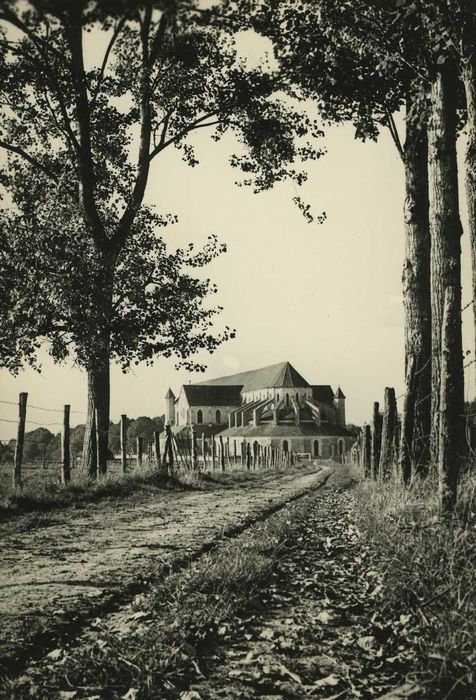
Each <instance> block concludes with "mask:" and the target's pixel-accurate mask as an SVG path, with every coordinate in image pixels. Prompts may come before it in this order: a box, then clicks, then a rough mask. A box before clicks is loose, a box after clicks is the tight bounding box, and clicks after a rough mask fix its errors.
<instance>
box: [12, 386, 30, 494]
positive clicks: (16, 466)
mask: <svg viewBox="0 0 476 700" xmlns="http://www.w3.org/2000/svg"><path fill="white" fill-rule="evenodd" d="M27 399H28V393H27V392H25V391H23V392H22V393H21V394H20V396H19V398H18V429H17V442H16V445H15V461H14V463H13V485H14V486H15V488H17V487H18V488H21V464H22V459H23V445H24V442H25V423H26V402H27Z"/></svg>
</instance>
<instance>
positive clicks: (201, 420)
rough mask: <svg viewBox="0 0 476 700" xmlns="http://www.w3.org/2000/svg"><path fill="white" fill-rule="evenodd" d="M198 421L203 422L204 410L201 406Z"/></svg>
mask: <svg viewBox="0 0 476 700" xmlns="http://www.w3.org/2000/svg"><path fill="white" fill-rule="evenodd" d="M197 423H203V411H202V409H201V408H199V409H198V411H197Z"/></svg>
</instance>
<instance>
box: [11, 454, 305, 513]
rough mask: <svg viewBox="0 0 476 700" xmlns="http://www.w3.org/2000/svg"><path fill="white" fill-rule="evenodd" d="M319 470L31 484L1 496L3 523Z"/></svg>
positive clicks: (156, 473) (143, 473)
mask: <svg viewBox="0 0 476 700" xmlns="http://www.w3.org/2000/svg"><path fill="white" fill-rule="evenodd" d="M306 471H315V467H312V466H306V465H299V466H296V467H292V468H288V469H273V470H260V471H246V470H240V469H236V470H232V471H228V472H218V471H216V472H198V471H181V472H177V473H176V474H174V475H167V474H164V473H163V472H161V471H160V470H158V469H156V468H150V469H142V470H140V471H135V472H131V473H130V474H126V475H121V474H117V473H116V474H111V475H108V476H106V477H103V478H100V479H98V480H93V479H87V478H84V477H81V476H78V477H77V478H75V479H74V480H72V481H71V482H70V483H69V484H67V485H63V484H61V483H58V482H57V483H52V482H51V481H47V482H40V481H38V482H31V483H27V484H26V485H25V486H24V488H23V489H22V490H21V491H17V492H15V491H14V490H12V489H8V490H5V491H4V493H3V494H2V493H0V521H1V520H5V519H8V518H10V517H12V516H15V515H24V514H26V513H36V512H38V513H44V512H48V511H51V510H55V509H57V508H68V507H70V506H75V505H80V504H84V503H95V502H97V501H100V500H103V499H106V498H110V499H111V498H112V499H122V498H127V497H130V496H133V495H134V494H136V493H138V492H144V491H145V492H154V491H158V490H160V491H163V490H199V491H205V490H213V489H226V488H236V486H244V487H246V486H252V485H253V484H256V483H259V482H261V481H263V480H269V479H274V478H276V477H277V476H280V475H282V474H284V473H287V474H293V473H297V472H300V473H305V472H306Z"/></svg>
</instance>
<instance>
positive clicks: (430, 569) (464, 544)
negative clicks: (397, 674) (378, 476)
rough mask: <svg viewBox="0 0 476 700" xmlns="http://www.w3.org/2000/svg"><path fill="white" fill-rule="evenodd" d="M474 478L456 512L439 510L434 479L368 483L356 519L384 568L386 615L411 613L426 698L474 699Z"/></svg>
mask: <svg viewBox="0 0 476 700" xmlns="http://www.w3.org/2000/svg"><path fill="white" fill-rule="evenodd" d="M475 493H476V475H474V473H473V474H467V475H465V476H464V477H463V479H462V481H461V486H460V495H459V500H458V508H457V513H456V515H455V516H454V517H452V518H443V517H442V516H441V515H440V514H439V511H438V502H437V485H436V482H435V481H434V480H431V479H430V480H428V481H426V482H421V481H417V482H415V483H414V484H413V486H412V487H411V488H410V489H405V488H403V486H402V485H401V484H399V483H397V482H396V481H388V482H371V481H362V482H361V484H360V485H359V487H358V488H357V489H356V518H357V521H358V525H359V528H360V530H361V531H362V533H363V536H364V537H365V538H366V539H367V540H368V542H369V545H370V547H371V549H372V550H373V554H374V555H375V556H374V560H375V562H376V566H377V567H378V569H379V570H380V571H381V573H382V590H381V592H380V601H381V604H382V606H383V607H382V613H383V614H384V615H388V616H389V617H390V616H397V619H398V616H400V615H404V616H407V615H410V616H411V617H410V622H409V626H408V641H409V642H410V644H411V647H412V649H413V657H414V659H413V665H414V674H413V675H414V680H415V681H416V682H417V683H418V684H419V685H420V686H421V687H422V688H423V695H422V697H427V698H442V699H443V698H444V699H445V700H446V699H448V700H449V699H450V698H452V699H455V700H462V699H464V698H474V697H475V695H474V693H475V685H476V650H475V640H476V513H475V507H476V501H475Z"/></svg>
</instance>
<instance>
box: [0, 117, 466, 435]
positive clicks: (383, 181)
mask: <svg viewBox="0 0 476 700" xmlns="http://www.w3.org/2000/svg"><path fill="white" fill-rule="evenodd" d="M402 136H403V134H402ZM194 143H196V144H197V155H198V157H199V160H200V166H198V167H196V168H194V169H192V168H189V167H187V166H186V165H185V164H184V163H183V162H182V161H181V160H180V157H179V154H178V153H177V152H176V151H174V150H173V149H168V150H167V151H165V152H164V154H163V157H162V159H158V160H157V161H154V164H153V168H152V173H151V178H150V182H149V188H148V193H147V201H148V202H151V203H154V204H156V205H157V206H158V207H159V208H160V211H162V212H170V213H173V214H177V215H178V217H179V223H178V224H177V225H175V226H170V227H168V228H167V229H166V230H165V234H164V235H165V237H166V239H167V241H168V242H169V243H170V245H171V246H172V247H174V246H177V245H181V244H183V243H186V242H188V241H195V242H197V243H200V242H203V241H205V239H206V238H207V236H208V235H209V234H210V233H215V234H217V235H218V237H219V239H220V240H221V241H224V242H226V243H227V244H228V252H227V253H226V254H225V255H223V256H221V258H219V259H217V260H215V261H214V262H213V263H212V264H211V265H210V266H209V267H208V268H207V275H210V276H211V278H212V279H213V281H215V282H216V283H217V285H218V287H219V292H218V295H217V296H216V301H217V303H219V304H220V305H222V306H223V307H224V311H223V313H222V316H221V319H220V321H219V322H218V323H219V324H220V323H223V324H227V325H229V326H232V327H234V328H236V330H237V337H236V339H234V340H233V341H230V342H228V343H226V344H225V345H223V346H222V347H220V348H219V349H218V350H217V351H216V353H215V354H214V355H212V356H208V355H201V356H200V359H201V360H204V361H205V362H207V364H208V371H207V374H206V375H196V374H195V375H193V374H188V373H187V372H184V371H181V372H177V371H176V370H175V369H174V362H173V360H164V359H159V360H157V361H156V363H155V365H154V366H153V367H145V366H141V367H139V368H137V369H135V370H134V371H133V372H129V373H128V374H126V375H124V374H122V373H121V371H120V370H119V369H118V368H116V367H115V368H113V370H112V381H111V385H112V389H111V393H112V396H111V399H112V401H111V408H112V410H111V417H112V419H113V420H114V421H117V420H118V418H119V416H120V414H121V413H126V414H127V415H129V416H130V417H131V418H134V417H137V416H139V415H149V416H155V415H160V414H161V413H163V411H164V400H163V398H164V395H165V393H166V391H167V389H168V387H169V386H171V387H172V389H173V390H174V392H176V393H177V392H178V390H179V388H180V385H181V384H182V383H185V382H188V381H192V382H193V381H200V380H201V379H204V378H205V377H210V378H212V377H214V376H220V375H224V374H228V373H235V372H237V371H240V370H247V369H253V368H257V367H261V366H265V365H268V364H273V363H276V362H280V361H283V360H289V361H290V362H291V363H292V364H293V365H294V366H295V367H296V369H297V370H298V371H299V372H300V373H301V374H303V376H304V377H305V378H306V379H307V380H308V381H309V382H310V383H316V384H331V385H332V386H333V388H337V385H340V386H341V388H342V389H343V391H344V393H345V394H346V396H347V420H348V421H349V422H355V423H362V422H364V421H365V420H368V419H369V417H370V412H371V406H372V402H373V401H376V400H382V398H383V390H384V387H385V386H394V387H395V389H396V392H397V395H398V394H400V393H401V392H402V389H403V309H402V293H401V269H402V260H403V246H404V232H403V217H402V205H403V192H404V181H403V167H402V163H401V162H400V160H399V158H398V156H397V152H396V149H395V147H394V145H393V143H392V141H391V139H390V136H389V134H387V133H386V132H385V131H384V132H383V133H382V137H381V139H380V140H379V142H378V143H377V144H374V143H370V142H369V143H365V144H362V143H361V142H358V141H355V140H354V135H353V130H352V128H351V127H350V126H344V127H334V128H330V129H328V130H326V136H325V139H324V142H323V143H324V144H325V146H326V148H327V154H326V155H325V156H324V157H322V158H321V159H320V160H319V161H317V162H315V163H312V164H311V165H310V166H309V180H308V182H307V183H306V185H305V186H304V187H303V188H301V190H302V191H301V192H300V193H299V194H301V196H302V197H303V198H304V199H305V200H306V201H307V202H309V203H310V204H311V207H312V209H313V211H314V212H315V213H316V214H318V213H320V212H321V211H322V210H325V211H326V213H327V220H326V222H325V223H324V224H322V225H319V224H317V223H313V224H308V223H307V222H306V220H305V219H304V218H303V216H302V214H301V213H300V211H299V210H298V209H297V207H296V206H295V205H294V203H293V202H292V197H293V196H295V195H296V194H297V192H296V189H295V187H294V186H293V185H292V184H290V183H282V184H280V185H279V186H278V187H276V188H275V189H274V190H273V191H270V192H267V193H263V194H259V195H254V194H253V193H252V192H251V190H249V189H246V188H239V187H236V185H235V184H234V181H235V179H236V177H237V172H236V171H234V170H233V169H232V168H231V167H230V166H229V164H228V158H229V155H230V153H231V152H232V150H233V140H232V138H231V137H230V138H227V139H225V140H223V141H222V142H220V143H218V144H216V143H214V142H212V141H211V140H210V139H209V138H208V137H207V135H206V134H205V133H204V132H201V133H200V134H199V135H197V137H196V138H194ZM1 157H3V154H2V153H0V158H1ZM463 223H464V224H466V221H465V220H464V222H463ZM465 228H466V230H465V235H464V240H463V274H464V288H463V301H464V303H466V301H468V300H469V298H470V286H469V276H470V269H469V247H468V240H467V238H468V236H467V227H465ZM161 231H163V230H161ZM464 321H465V323H464V348H465V349H469V348H470V347H473V343H472V319H471V309H468V310H466V311H465V314H464ZM466 379H467V380H469V381H467V384H468V386H472V384H473V383H474V381H473V375H472V368H471V369H470V370H468V371H467V374H466ZM0 391H1V394H0V395H1V399H2V400H3V401H13V402H15V401H16V400H17V397H18V393H19V392H20V391H28V393H29V403H30V404H31V405H34V406H44V407H47V408H54V409H61V407H62V405H63V404H65V403H69V404H71V406H72V410H73V411H74V410H77V411H84V410H85V406H86V379H85V376H84V375H83V374H82V372H81V371H80V370H79V369H78V368H76V367H74V366H73V365H72V364H71V363H69V364H66V365H64V366H54V365H53V364H52V362H51V361H50V360H49V359H48V357H47V356H46V354H45V360H44V363H43V371H42V373H41V374H38V373H36V372H33V371H32V370H26V371H25V372H23V373H22V374H20V375H19V376H18V377H16V378H12V377H11V376H10V375H9V374H8V373H7V372H6V371H5V370H0ZM466 395H467V396H468V390H467V394H466ZM469 395H471V392H470V393H469ZM0 418H2V419H3V420H5V419H6V420H13V421H14V420H15V419H16V409H15V406H9V405H8V404H0ZM28 418H30V420H31V421H34V422H38V423H41V424H42V425H45V424H48V423H53V422H54V421H56V420H60V418H61V417H60V416H59V414H58V415H57V416H55V414H49V413H45V412H41V411H38V410H37V409H30V410H29V412H28ZM72 418H73V422H74V423H76V422H82V416H81V414H80V413H78V414H73V416H72ZM34 427H35V426H34V425H33V424H29V425H27V429H30V430H31V429H33V428H34ZM50 429H51V430H53V431H54V432H56V431H57V430H59V426H55V425H50ZM14 435H15V425H14V423H7V422H2V421H0V439H7V438H10V437H13V436H14Z"/></svg>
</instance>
